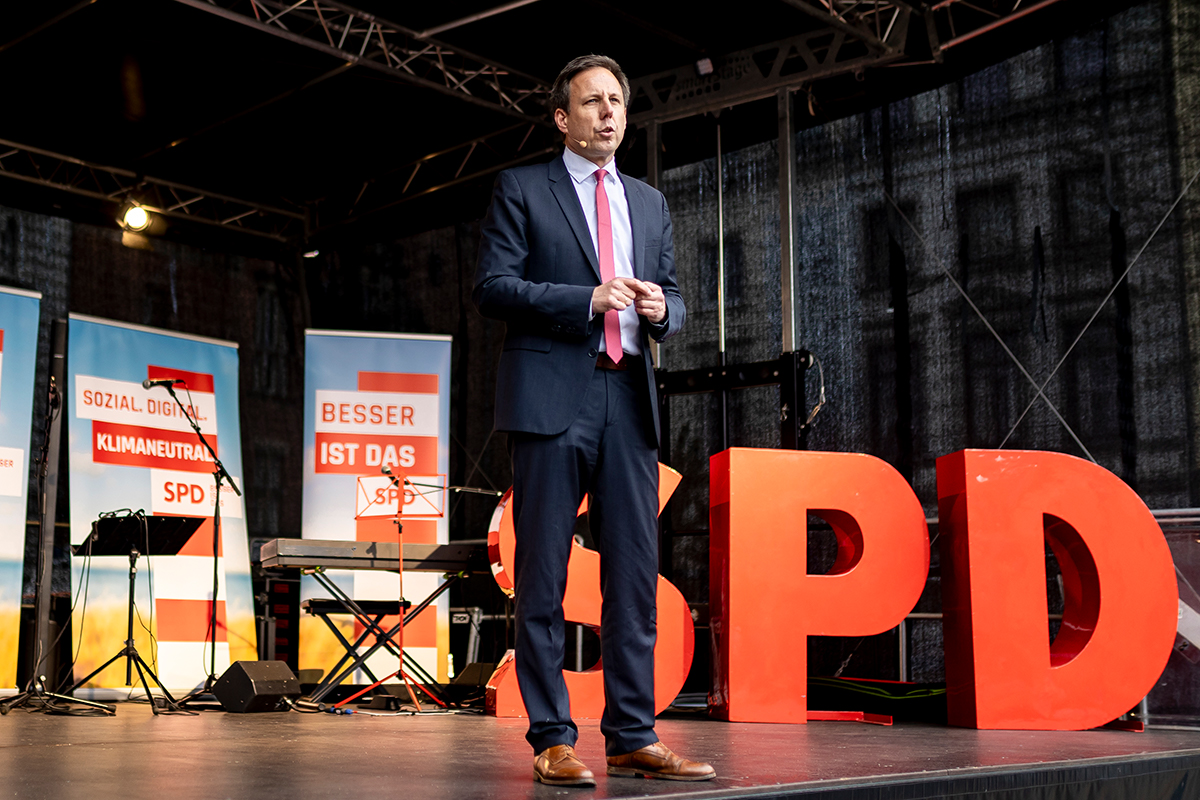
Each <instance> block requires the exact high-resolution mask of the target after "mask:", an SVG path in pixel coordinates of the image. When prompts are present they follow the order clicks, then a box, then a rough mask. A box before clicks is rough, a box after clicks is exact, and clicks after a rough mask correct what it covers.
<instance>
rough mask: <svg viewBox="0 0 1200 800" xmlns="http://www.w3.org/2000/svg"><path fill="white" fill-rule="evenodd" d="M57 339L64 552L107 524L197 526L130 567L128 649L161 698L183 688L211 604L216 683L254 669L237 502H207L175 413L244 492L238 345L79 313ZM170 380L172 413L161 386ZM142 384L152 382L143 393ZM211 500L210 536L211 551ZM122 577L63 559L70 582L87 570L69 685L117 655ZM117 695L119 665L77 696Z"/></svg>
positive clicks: (199, 667)
mask: <svg viewBox="0 0 1200 800" xmlns="http://www.w3.org/2000/svg"><path fill="white" fill-rule="evenodd" d="M68 334H69V340H68V354H67V369H68V381H69V384H70V386H69V389H70V394H69V397H70V402H69V404H68V413H69V422H68V424H69V431H70V442H71V444H70V458H71V461H70V478H71V542H72V543H73V544H77V543H79V542H81V541H83V540H84V539H85V538H86V537H87V535H88V533H89V532H90V531H91V526H92V522H93V521H94V520H95V519H96V518H97V517H99V516H100V515H101V514H104V513H107V512H114V511H115V512H120V513H127V512H128V511H144V512H145V513H147V514H153V515H158V516H179V517H198V518H201V519H203V520H204V521H203V522H202V523H201V525H200V528H199V529H198V530H197V531H196V533H194V534H193V535H192V537H191V539H190V540H189V541H188V542H187V543H186V544H185V545H184V546H183V549H182V550H181V551H180V552H179V554H177V555H170V556H167V555H162V556H154V557H152V558H145V557H143V558H142V559H141V560H139V563H138V580H137V594H136V603H137V607H138V614H139V618H140V619H141V620H142V622H141V624H139V623H138V622H136V621H135V624H134V639H135V642H136V644H137V647H138V651H139V653H140V654H141V655H142V657H143V658H145V659H146V660H147V661H150V662H151V664H152V666H153V667H154V669H155V671H156V672H157V673H158V676H159V678H160V679H161V680H162V682H163V683H164V684H165V685H166V687H167V689H168V690H169V691H172V692H175V691H187V690H190V689H192V688H193V687H195V686H197V685H198V684H200V683H202V682H203V681H204V679H205V677H206V675H207V671H208V665H209V663H210V652H211V651H210V650H209V647H210V645H209V644H207V642H208V641H209V640H210V639H211V638H212V637H211V635H210V632H209V626H210V620H211V614H212V610H213V603H214V602H215V604H216V615H217V631H216V637H215V638H216V670H217V673H218V674H219V673H221V672H223V671H224V670H225V668H226V667H227V666H228V665H229V664H230V662H231V661H237V660H241V659H249V660H254V659H256V658H257V645H256V642H255V624H254V605H253V590H252V588H251V582H250V556H249V552H248V547H247V540H246V525H245V513H244V511H243V505H242V499H241V498H240V497H238V496H237V495H235V494H234V493H233V492H232V491H231V490H230V488H229V487H228V485H225V486H223V487H222V491H221V492H220V496H219V497H218V493H217V487H216V482H215V479H214V477H213V472H214V470H215V466H214V464H213V460H212V457H211V455H210V454H209V452H208V449H207V448H206V447H204V445H203V444H202V443H201V441H200V437H199V436H197V434H196V432H195V431H194V430H193V428H192V426H191V423H189V422H188V419H187V416H186V415H185V414H184V410H185V409H186V411H187V412H188V414H190V415H192V416H193V417H194V419H195V420H196V422H197V424H198V425H199V428H200V433H201V434H203V436H204V439H205V440H206V441H207V442H208V444H209V445H211V446H212V448H213V450H215V451H216V453H217V457H218V458H219V459H221V462H222V463H223V464H224V465H225V468H226V470H228V471H229V474H230V475H232V476H233V478H234V480H235V481H237V483H238V487H239V488H242V487H241V481H242V451H241V432H240V430H239V425H238V419H239V418H238V352H237V345H236V344H233V343H231V342H224V341H218V340H214V339H204V338H200V337H194V336H186V335H182V334H176V333H171V332H169V331H161V330H156V329H152V328H143V327H140V326H135V325H126V324H123V323H117V322H111V321H108V320H101V319H95V318H92V317H83V316H78V315H72V316H71V320H70V329H69V332H68ZM168 379H170V380H172V381H173V382H174V383H173V390H174V392H175V395H176V396H177V397H178V398H179V401H180V402H176V400H175V399H174V398H173V397H172V396H171V393H170V392H169V391H168V390H167V388H166V387H165V386H163V385H161V383H162V382H163V381H165V380H168ZM150 381H154V382H157V383H154V384H151V385H150V388H146V385H145V384H144V382H150ZM181 404H182V406H183V408H181V407H180V405H181ZM218 502H219V503H220V508H221V536H220V540H219V541H216V542H214V536H213V533H214V528H213V520H212V517H213V512H214V509H215V507H216V504H217V503H218ZM214 545H215V546H214ZM214 549H215V551H216V552H215V553H214ZM214 560H215V562H216V568H217V578H218V580H217V594H216V597H215V598H214V597H213V566H214ZM128 568H129V560H128V558H127V557H111V556H93V557H92V558H91V563H90V565H89V564H88V563H87V559H86V558H85V557H83V556H77V557H76V558H75V559H74V577H75V580H76V581H79V580H82V579H84V575H85V573H84V570H85V569H90V575H88V577H87V602H88V606H87V613H86V614H83V613H81V611H79V610H77V611H76V616H75V620H74V634H75V637H76V648H77V650H78V653H79V655H78V658H77V659H76V664H75V670H76V677H77V678H81V677H83V676H84V675H87V674H88V673H89V672H91V671H92V670H93V669H95V668H96V667H98V666H99V665H100V664H102V663H103V662H104V661H106V660H107V659H108V658H109V657H111V656H112V655H113V654H114V653H115V652H116V651H117V650H119V649H120V647H121V646H122V644H123V641H124V639H125V624H126V623H125V618H126V613H127V606H128V602H127V601H128ZM76 585H78V584H76ZM81 606H82V604H81ZM124 683H125V668H124V660H119V661H118V662H117V663H116V664H115V665H113V666H111V667H109V668H108V669H106V670H105V671H104V672H101V673H100V674H99V675H97V676H96V678H95V679H93V680H92V681H91V682H89V684H88V686H89V687H91V688H93V689H95V690H98V691H99V693H100V696H104V694H105V690H108V689H121V688H122V687H123V686H124ZM122 696H123V695H122Z"/></svg>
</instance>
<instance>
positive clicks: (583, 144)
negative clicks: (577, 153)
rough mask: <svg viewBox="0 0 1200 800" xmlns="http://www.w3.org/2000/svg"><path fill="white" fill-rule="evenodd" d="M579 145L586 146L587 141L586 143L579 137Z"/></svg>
mask: <svg viewBox="0 0 1200 800" xmlns="http://www.w3.org/2000/svg"><path fill="white" fill-rule="evenodd" d="M579 146H580V147H587V146H588V143H587V142H586V141H584V140H583V139H580V140H579Z"/></svg>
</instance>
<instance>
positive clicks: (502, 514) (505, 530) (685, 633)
mask: <svg viewBox="0 0 1200 800" xmlns="http://www.w3.org/2000/svg"><path fill="white" fill-rule="evenodd" d="M682 479H683V476H682V475H680V474H679V473H678V472H676V471H675V470H673V469H671V468H670V467H668V466H666V465H665V464H659V465H658V510H659V512H660V513H661V512H662V509H663V506H665V505H666V503H667V500H668V499H670V497H671V494H672V493H673V492H674V491H675V488H676V487H677V486H679V482H680V481H681V480H682ZM511 499H512V490H511V489H510V490H509V491H508V493H506V494H505V495H504V497H503V498H501V500H500V504H499V505H498V506H497V507H496V512H495V514H493V515H492V524H491V530H489V531H488V555H489V557H490V559H491V562H492V574H493V576H494V577H495V578H496V583H497V584H499V586H500V588H501V589H502V590H503V591H504V592H505V593H506V594H509V595H511V594H512V591H513V582H512V576H511V575H510V574H509V573H508V570H509V569H510V568H511V565H512V563H513V556H514V552H515V550H516V546H517V534H516V531H515V530H514V528H513V518H512V504H511V503H510V502H509V501H510V500H511ZM586 509H587V498H586V497H585V498H584V500H583V505H581V506H580V508H579V513H580V514H582V513H583V512H584V511H585V510H586ZM657 594H658V602H657V608H656V612H657V619H658V637H657V641H656V643H655V646H654V713H656V714H657V713H660V712H661V711H662V710H663V709H665V708H666V707H667V706H669V705H670V704H671V703H672V701H674V700H675V696H676V695H678V694H679V690H680V689H682V688H683V683H684V681H686V680H687V676H688V671H689V670H690V669H691V666H692V650H693V647H694V645H695V631H694V628H693V625H692V614H691V610H690V609H689V608H688V605H687V602H686V601H685V600H684V599H683V595H682V594H680V592H679V590H678V589H677V588H675V586H674V585H672V584H671V583H670V581H668V580H667V579H666V578H664V577H663V576H661V575H659V576H658V593H657ZM563 616H564V617H565V619H566V621H567V622H577V623H579V624H582V625H587V626H589V627H591V628H593V629H594V630H596V631H599V628H600V554H599V553H597V552H596V551H595V550H589V549H587V548H586V547H581V546H580V545H578V544H575V545H572V546H571V558H570V561H568V562H567V590H566V593H565V595H564V596H563ZM514 663H515V662H514V661H513V660H512V658H511V657H509V656H505V659H504V660H503V661H502V662H501V663H500V665H499V666H498V667H497V669H496V672H495V673H494V674H493V675H492V677H491V678H490V679H489V680H488V686H487V697H486V706H487V710H488V712H489V713H491V714H495V715H496V716H497V717H523V716H525V702H524V701H523V700H522V699H521V690H520V687H518V686H517V675H516V670H515V668H514ZM603 667H604V664H603V662H601V663H599V664H597V665H596V666H595V667H593V668H592V669H589V670H585V671H583V672H575V671H574V670H566V669H564V670H563V678H564V679H565V680H566V682H567V693H568V694H569V695H570V698H571V715H572V716H574V717H575V718H576V719H588V718H593V719H595V718H599V717H600V715H601V714H603V713H604V673H603Z"/></svg>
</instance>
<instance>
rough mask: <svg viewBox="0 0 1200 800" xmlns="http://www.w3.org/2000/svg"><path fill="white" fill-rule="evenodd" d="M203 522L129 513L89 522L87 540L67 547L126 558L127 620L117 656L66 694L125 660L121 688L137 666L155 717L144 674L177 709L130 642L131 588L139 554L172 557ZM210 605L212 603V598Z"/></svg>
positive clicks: (129, 681) (132, 596)
mask: <svg viewBox="0 0 1200 800" xmlns="http://www.w3.org/2000/svg"><path fill="white" fill-rule="evenodd" d="M203 522H204V518H203V517H167V516H146V515H145V514H141V513H138V514H129V515H128V516H124V517H115V516H108V517H101V518H100V519H97V520H96V521H95V522H93V523H92V532H91V533H90V534H88V537H87V538H86V539H84V540H83V542H81V543H80V544H78V545H74V546H72V547H71V552H72V553H74V554H75V555H79V554H81V553H83V554H86V555H93V556H128V557H129V617H128V619H127V623H128V625H127V628H126V639H125V646H124V647H123V648H121V649H120V650H119V651H117V654H116V655H114V656H113V657H112V658H110V659H109V660H108V661H105V662H104V663H103V664H101V665H100V666H99V667H97V668H96V669H94V670H92V672H91V673H90V674H88V676H87V677H85V678H82V679H80V680H78V681H76V682H75V684H74V685H73V686H72V687H71V688H70V689H68V690H67V691H66V694H68V695H69V694H71V693H73V692H74V691H75V690H76V689H78V688H79V687H80V686H83V684H85V683H87V682H88V681H90V680H91V679H92V678H94V677H95V676H96V675H98V674H99V673H101V672H103V671H104V670H105V669H107V668H108V666H109V665H110V664H112V663H113V662H114V661H116V660H117V659H119V658H125V659H126V661H125V685H126V686H133V669H134V667H137V672H138V678H139V679H141V682H142V688H144V689H145V690H146V699H147V700H149V701H150V708H151V710H152V711H153V712H154V713H155V714H156V715H157V714H158V706H157V705H156V704H155V702H154V697H153V695H151V694H150V685H149V684H148V683H147V682H146V675H147V674H148V675H149V676H150V678H151V680H153V681H154V684H155V685H156V686H158V688H159V689H161V690H162V693H163V695H165V696H166V705H167V708H169V709H171V710H177V709H178V704H177V702H176V700H175V698H174V697H172V696H171V693H170V692H168V691H167V687H165V686H163V684H162V681H160V680H159V679H158V676H157V675H155V674H154V671H153V670H152V669H150V665H149V664H147V663H146V662H145V661H144V660H143V659H142V657H141V655H139V654H138V651H137V647H136V646H135V645H134V643H133V609H134V586H135V583H136V580H137V560H138V557H139V556H141V555H147V556H173V555H175V554H177V553H178V552H179V551H180V549H182V548H183V546H184V545H185V544H186V543H187V540H188V539H190V538H191V537H192V534H193V533H195V532H196V530H197V529H198V528H199V527H200V525H201V524H202V523H203ZM213 602H214V603H216V598H215V597H214V598H213Z"/></svg>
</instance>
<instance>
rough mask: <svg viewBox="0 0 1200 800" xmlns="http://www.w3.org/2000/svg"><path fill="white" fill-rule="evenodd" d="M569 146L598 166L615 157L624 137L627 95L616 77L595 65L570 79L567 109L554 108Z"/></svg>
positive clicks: (556, 122) (556, 119) (555, 118)
mask: <svg viewBox="0 0 1200 800" xmlns="http://www.w3.org/2000/svg"><path fill="white" fill-rule="evenodd" d="M554 123H555V124H556V125H557V126H558V129H559V130H560V131H561V132H562V133H563V135H564V136H565V137H566V143H567V147H568V148H569V149H571V150H573V151H574V152H576V153H578V154H579V155H581V156H583V157H584V158H586V159H587V160H589V161H591V162H592V163H593V164H595V165H596V166H598V167H603V166H604V165H605V164H607V163H608V162H609V161H611V160H612V158H613V155H614V154H615V153H616V152H617V147H618V146H619V145H620V144H621V140H622V139H623V138H625V94H624V92H622V91H621V84H620V83H618V82H617V79H616V77H615V76H614V75H613V74H612V73H611V72H609V71H608V70H606V69H604V68H603V67H592V68H591V69H585V70H584V71H583V72H581V73H579V74H578V75H576V76H575V77H574V78H572V79H571V101H570V103H568V104H567V110H565V111H564V110H563V109H561V108H557V109H555V110H554Z"/></svg>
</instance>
